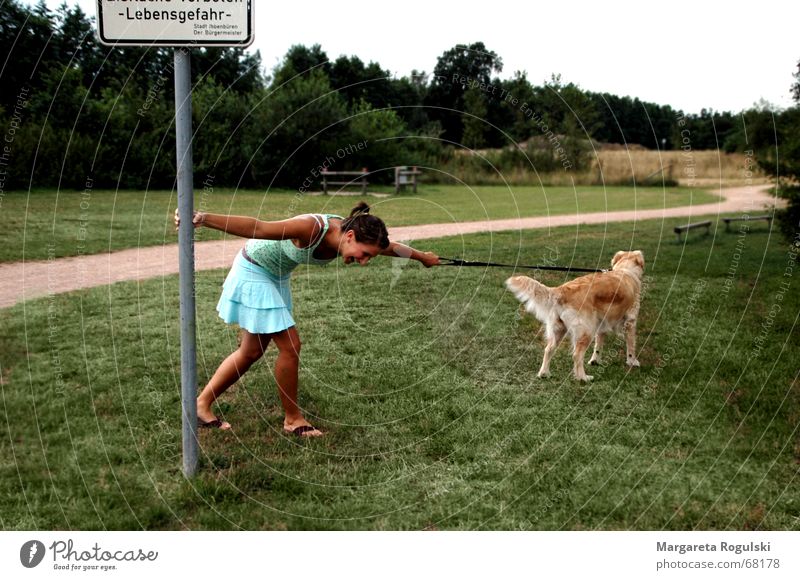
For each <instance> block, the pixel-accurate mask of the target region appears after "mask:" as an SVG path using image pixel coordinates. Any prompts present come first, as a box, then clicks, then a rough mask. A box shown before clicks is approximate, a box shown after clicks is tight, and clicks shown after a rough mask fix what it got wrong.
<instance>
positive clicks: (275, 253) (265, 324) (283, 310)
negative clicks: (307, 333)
mask: <svg viewBox="0 0 800 580" xmlns="http://www.w3.org/2000/svg"><path fill="white" fill-rule="evenodd" d="M314 217H315V218H316V219H317V220H318V222H319V223H320V224H321V225H322V233H321V234H320V235H319V236H318V238H317V240H316V241H315V242H314V244H313V245H311V246H309V247H307V248H298V247H297V246H295V245H294V244H293V243H292V240H248V241H247V243H246V244H245V246H244V250H243V251H242V252H240V253H239V254H238V255H237V256H236V259H235V260H234V261H233V266H232V267H231V271H230V272H229V273H228V277H227V278H226V279H225V283H224V284H223V285H222V296H220V299H219V302H218V303H217V312H218V313H219V316H220V318H222V320H224V321H225V322H227V323H228V324H233V323H236V324H238V325H239V326H240V327H242V328H244V329H245V330H247V331H248V332H251V333H253V334H274V333H276V332H282V331H284V330H286V329H287V328H291V327H292V326H294V325H295V322H294V318H292V292H291V286H290V283H289V281H290V278H291V274H292V271H293V270H294V269H295V268H297V266H299V265H300V264H313V265H317V266H324V265H325V264H328V263H330V262H332V261H333V260H334V259H335V258H331V259H330V260H320V259H317V258H315V257H314V255H313V254H314V250H316V249H317V247H318V246H319V245H320V244H321V243H322V240H323V238H324V237H325V234H327V233H328V229H329V227H330V222H329V219H330V218H338V219H342V218H341V217H340V216H337V215H333V214H323V215H314Z"/></svg>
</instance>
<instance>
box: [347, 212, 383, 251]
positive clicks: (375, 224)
mask: <svg viewBox="0 0 800 580" xmlns="http://www.w3.org/2000/svg"><path fill="white" fill-rule="evenodd" d="M350 230H352V231H353V234H354V235H355V237H356V241H357V242H359V243H362V244H369V245H372V246H378V247H379V248H380V249H382V250H385V249H386V248H388V247H389V232H388V231H386V224H385V223H383V220H382V219H381V218H379V217H376V216H374V215H370V213H369V205H367V203H366V202H363V201H360V202H359V203H358V205H356V206H355V207H354V208H353V210H352V211H351V212H350V217H347V218H345V219H344V220H342V233H345V232H348V231H350Z"/></svg>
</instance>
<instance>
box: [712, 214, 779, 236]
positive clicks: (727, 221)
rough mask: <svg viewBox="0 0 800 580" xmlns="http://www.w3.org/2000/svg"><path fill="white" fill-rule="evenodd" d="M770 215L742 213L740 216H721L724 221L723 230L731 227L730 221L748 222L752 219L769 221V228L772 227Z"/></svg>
mask: <svg viewBox="0 0 800 580" xmlns="http://www.w3.org/2000/svg"><path fill="white" fill-rule="evenodd" d="M773 217H774V216H772V215H747V214H745V215H743V216H741V217H726V218H722V221H724V222H725V231H726V232H728V231H730V229H731V222H749V221H753V220H767V221H768V222H769V227H770V229H771V228H772V218H773Z"/></svg>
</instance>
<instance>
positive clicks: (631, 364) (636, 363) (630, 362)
mask: <svg viewBox="0 0 800 580" xmlns="http://www.w3.org/2000/svg"><path fill="white" fill-rule="evenodd" d="M627 365H628V366H629V367H640V366H642V365H640V364H639V360H638V359H635V358H634V359H628V362H627Z"/></svg>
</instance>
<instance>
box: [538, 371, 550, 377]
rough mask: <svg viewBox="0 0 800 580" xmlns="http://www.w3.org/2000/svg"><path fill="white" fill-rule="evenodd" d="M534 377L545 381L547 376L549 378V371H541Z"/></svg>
mask: <svg viewBox="0 0 800 580" xmlns="http://www.w3.org/2000/svg"><path fill="white" fill-rule="evenodd" d="M536 376H537V377H539V378H540V379H546V378H547V377H549V376H550V372H549V371H547V372H542V371H539V372H538V373H537V374H536Z"/></svg>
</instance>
